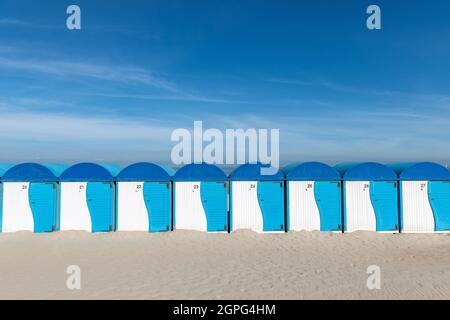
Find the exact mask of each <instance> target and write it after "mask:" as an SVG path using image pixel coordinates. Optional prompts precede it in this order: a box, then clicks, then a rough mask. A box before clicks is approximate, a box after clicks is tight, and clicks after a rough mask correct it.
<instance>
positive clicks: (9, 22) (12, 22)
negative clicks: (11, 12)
mask: <svg viewBox="0 0 450 320" xmlns="http://www.w3.org/2000/svg"><path fill="white" fill-rule="evenodd" d="M0 25H2V26H11V27H24V28H38V29H51V28H54V26H50V25H45V24H39V23H35V22H30V21H25V20H20V19H16V18H0Z"/></svg>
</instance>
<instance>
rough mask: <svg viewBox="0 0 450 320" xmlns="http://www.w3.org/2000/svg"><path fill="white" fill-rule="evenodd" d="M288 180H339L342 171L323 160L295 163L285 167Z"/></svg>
mask: <svg viewBox="0 0 450 320" xmlns="http://www.w3.org/2000/svg"><path fill="white" fill-rule="evenodd" d="M283 172H284V173H285V174H286V179H287V180H298V181H338V180H341V178H342V177H341V175H340V173H339V172H338V171H337V170H336V169H335V168H333V167H330V166H329V165H327V164H324V163H321V162H304V163H293V164H290V165H288V166H286V167H284V168H283Z"/></svg>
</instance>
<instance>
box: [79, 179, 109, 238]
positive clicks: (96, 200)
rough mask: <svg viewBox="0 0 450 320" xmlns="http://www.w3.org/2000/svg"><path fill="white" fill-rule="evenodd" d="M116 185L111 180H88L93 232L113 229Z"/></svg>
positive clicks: (87, 191) (87, 193) (87, 196)
mask: <svg viewBox="0 0 450 320" xmlns="http://www.w3.org/2000/svg"><path fill="white" fill-rule="evenodd" d="M113 198H114V185H113V183H112V182H111V183H109V182H88V183H87V190H86V200H87V205H88V208H89V213H90V215H91V222H92V232H106V231H111V230H113V220H114V210H113Z"/></svg>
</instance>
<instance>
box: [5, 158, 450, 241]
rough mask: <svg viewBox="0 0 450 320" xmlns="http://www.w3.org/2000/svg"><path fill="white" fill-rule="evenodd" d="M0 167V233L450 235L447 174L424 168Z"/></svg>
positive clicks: (369, 164) (430, 165) (316, 165)
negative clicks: (266, 170) (267, 170)
mask: <svg viewBox="0 0 450 320" xmlns="http://www.w3.org/2000/svg"><path fill="white" fill-rule="evenodd" d="M262 167H264V165H262V164H245V165H241V166H239V167H237V168H236V169H235V170H234V171H232V172H231V174H230V175H227V174H225V173H224V171H223V170H221V169H220V168H219V167H217V166H215V165H210V164H205V163H202V164H189V165H186V166H184V167H181V168H180V169H178V170H177V171H176V172H175V170H173V169H172V168H169V167H166V166H161V165H156V164H153V163H145V162H141V163H135V164H132V165H130V166H128V167H125V168H121V167H119V166H117V165H101V164H95V163H79V164H75V165H72V166H65V165H57V164H46V165H44V164H37V163H22V164H18V165H6V164H2V165H0V231H2V232H15V231H26V230H28V231H33V232H51V231H59V230H61V231H62V230H85V231H91V232H109V231H149V232H160V231H170V230H174V229H187V230H198V231H205V232H232V231H235V230H238V229H250V230H254V231H256V232H286V231H290V230H296V231H300V230H308V231H312V230H321V231H332V232H352V231H357V230H368V231H378V232H391V233H395V232H418V233H419V232H424V233H426V232H450V171H449V170H447V169H446V168H445V167H443V166H441V165H439V164H436V163H431V162H421V163H401V164H400V163H399V164H390V165H383V164H380V163H374V162H366V163H349V164H341V165H336V166H334V167H331V166H328V165H326V164H323V163H319V162H305V163H299V164H292V165H289V166H287V167H285V168H283V169H282V170H279V171H277V172H275V173H274V174H272V175H264V174H262V171H261V168H262Z"/></svg>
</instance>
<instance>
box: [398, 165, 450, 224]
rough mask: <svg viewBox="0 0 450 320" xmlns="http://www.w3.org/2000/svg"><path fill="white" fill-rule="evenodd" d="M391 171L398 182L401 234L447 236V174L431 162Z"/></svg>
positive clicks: (449, 189) (449, 179)
mask: <svg viewBox="0 0 450 320" xmlns="http://www.w3.org/2000/svg"><path fill="white" fill-rule="evenodd" d="M390 167H391V168H392V169H393V170H395V171H396V172H397V173H398V175H399V179H400V226H401V231H402V232H405V233H426V232H450V172H449V171H448V170H447V169H446V168H445V167H443V166H441V165H439V164H437V163H431V162H419V163H398V164H392V165H390Z"/></svg>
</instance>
